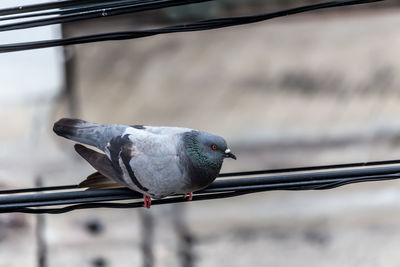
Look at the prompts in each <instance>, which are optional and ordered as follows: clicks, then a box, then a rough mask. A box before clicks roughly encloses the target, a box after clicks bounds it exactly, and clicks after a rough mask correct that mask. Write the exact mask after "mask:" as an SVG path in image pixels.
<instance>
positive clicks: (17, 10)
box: [0, 0, 110, 15]
mask: <svg viewBox="0 0 400 267" xmlns="http://www.w3.org/2000/svg"><path fill="white" fill-rule="evenodd" d="M98 2H110V0H66V1H55V2H47V3H41V4H33V5H25V6H21V5H20V6H14V7H9V8H3V9H0V15H13V14H22V13H27V12H35V11H42V10H48V9H55V8H65V7H72V6H76V5H78V6H79V5H84V4H91V3H98Z"/></svg>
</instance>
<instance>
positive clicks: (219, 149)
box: [184, 131, 236, 185]
mask: <svg viewBox="0 0 400 267" xmlns="http://www.w3.org/2000/svg"><path fill="white" fill-rule="evenodd" d="M184 147H185V150H186V155H188V157H189V159H190V162H191V165H192V170H191V171H192V176H193V177H196V180H197V181H193V182H196V183H199V184H200V183H201V184H203V183H204V184H205V185H208V184H209V183H210V182H212V181H213V180H214V179H215V178H216V177H217V175H218V173H219V171H220V169H221V166H222V162H223V160H224V159H225V158H233V159H236V156H235V155H234V154H233V153H232V152H231V150H230V149H229V148H228V146H227V144H226V141H225V140H224V138H222V137H220V136H217V135H213V134H210V133H206V132H199V131H191V132H188V133H186V134H185V136H184ZM200 180H201V181H200Z"/></svg>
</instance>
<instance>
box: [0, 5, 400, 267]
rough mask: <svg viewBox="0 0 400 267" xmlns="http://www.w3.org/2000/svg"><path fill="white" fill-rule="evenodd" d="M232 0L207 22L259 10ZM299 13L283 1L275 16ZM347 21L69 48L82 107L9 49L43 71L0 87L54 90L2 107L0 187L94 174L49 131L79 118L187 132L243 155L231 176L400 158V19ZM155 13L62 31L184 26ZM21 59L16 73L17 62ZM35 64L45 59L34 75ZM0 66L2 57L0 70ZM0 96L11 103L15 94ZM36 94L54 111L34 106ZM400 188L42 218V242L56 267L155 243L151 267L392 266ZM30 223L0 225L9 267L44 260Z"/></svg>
mask: <svg viewBox="0 0 400 267" xmlns="http://www.w3.org/2000/svg"><path fill="white" fill-rule="evenodd" d="M312 2H313V3H314V2H316V1H312ZM227 3H228V2H225V1H223V2H222V5H221V6H220V7H219V9H218V8H217V9H215V10H216V11H213V12H216V13H213V14H217V15H226V14H238V13H246V12H254V11H260V9H259V8H260V6H258V7H257V5H259V4H260V3H261V2H260V1H258V2H257V1H255V2H254V3H255V6H256V8H254V7H249V9H247V10H243V9H242V10H232V11H230V10H229V8H227V9H226V8H225V7H226V6H228V7H229V3H228V4H227ZM262 3H264V4H265V2H264V1H262ZM269 3H270V2H269ZM297 3H298V2H296V1H294V2H293V1H279V2H277V1H275V2H271V6H270V5H269V6H266V7H265V10H269V9H274V8H283V7H287V5H288V4H291V5H294V4H296V5H297ZM310 3H311V1H310ZM392 3H395V1H392ZM278 4H279V6H278ZM302 4H303V3H302ZM223 5H225V7H224V6H223ZM375 6H376V5H375ZM390 6H391V5H390ZM222 7H224V8H222ZM204 8H205V9H204V10H205V11H209V10H210V9H209V8H207V7H204ZM192 10H193V9H192ZM346 10H347V9H345V8H342V9H335V10H332V12H326V11H324V12H322V13H319V12H318V13H308V14H305V15H299V16H293V17H284V18H280V19H276V20H273V21H268V22H263V23H258V24H254V25H247V26H240V27H235V28H227V29H220V30H215V31H207V32H196V33H181V34H171V35H165V36H158V37H149V38H143V39H138V40H129V41H115V42H103V43H95V44H86V45H78V46H72V47H68V48H67V50H66V54H65V55H67V57H68V59H71V58H73V60H72V61H71V62H70V63H71V64H72V65H71V67H72V73H70V74H72V75H73V77H74V80H73V83H72V84H70V85H71V86H72V87H71V88H72V89H74V90H75V91H71V92H73V94H72V95H70V97H71V96H73V101H75V103H74V105H70V104H71V102H70V101H69V100H68V101H69V102H68V101H67V100H66V99H64V102H63V101H59V99H58V98H57V97H56V96H58V95H59V92H60V91H59V89H57V88H58V87H57V86H54V85H52V82H51V81H52V79H53V78H52V77H53V76H51V75H52V74H54V69H53V68H51V69H50V66H51V65H50V64H49V63H45V62H47V61H45V58H46V56H45V55H43V54H42V53H46V51H48V50H35V51H31V52H29V53H30V54H28V52H22V53H18V54H17V53H12V54H7V55H6V56H7V62H12V61H13V62H12V63H13V64H14V65H15V66H17V67H21V71H22V67H24V66H27V67H28V66H30V65H31V66H33V67H28V69H29V70H33V68H34V67H35V66H37V68H35V69H34V70H35V72H37V71H40V69H41V68H42V67H43V69H44V70H45V71H44V74H37V75H32V77H33V78H31V79H29V78H27V77H29V76H26V75H24V76H22V77H23V78H21V75H18V77H15V78H11V77H12V76H8V75H7V77H4V78H3V77H1V80H2V81H3V79H4V81H5V80H7V81H8V80H10V81H13V80H16V81H17V80H18V82H21V83H22V82H23V83H24V86H22V87H21V88H23V89H22V90H26V91H25V92H29V91H30V90H34V88H36V86H39V85H40V86H41V85H43V88H47V89H46V90H50V91H40V92H41V93H39V94H38V92H36V91H35V94H32V96H33V98H32V99H33V100H32V99H31V98H29V97H28V96H29V93H24V94H23V96H24V97H26V99H29V100H27V101H25V102H24V101H21V99H22V97H21V95H19V96H18V97H16V98H15V99H17V100H18V101H16V102H12V101H11V100H9V101H8V103H7V104H4V105H3V104H2V106H1V109H4V110H5V109H8V110H9V112H8V113H2V114H4V115H0V119H1V123H2V125H5V126H6V127H5V128H6V129H5V130H3V129H2V133H0V134H1V135H2V136H1V140H0V142H1V143H2V151H1V153H0V155H1V163H0V164H1V166H2V168H1V173H0V175H1V179H0V181H1V183H2V184H4V186H7V187H23V186H28V185H32V184H33V183H34V179H35V178H36V177H40V178H41V180H42V181H43V182H44V184H45V185H56V184H72V183H77V182H79V181H80V180H81V179H83V178H84V177H85V176H86V175H88V174H90V173H91V172H92V171H93V169H92V168H91V167H90V166H89V165H88V164H87V163H85V162H84V161H83V160H82V159H79V157H77V156H76V154H75V153H74V152H73V149H72V142H69V141H66V140H63V139H62V138H60V137H57V136H54V135H53V134H52V130H51V126H52V123H53V122H54V121H55V120H57V119H59V118H60V117H64V116H70V114H71V113H75V114H77V116H78V117H80V118H82V119H86V120H90V121H96V122H102V123H127V124H151V125H180V126H186V127H193V128H198V129H202V130H206V131H210V132H214V133H217V134H220V135H223V136H224V137H226V139H227V140H228V142H229V143H230V144H231V147H232V149H233V150H234V152H235V154H237V156H238V160H237V161H233V160H232V161H226V162H225V163H224V169H223V171H235V170H253V169H268V168H282V167H292V166H302V165H314V164H330V163H339V162H356V161H357V162H358V161H368V160H383V159H392V158H399V155H400V150H399V141H398V140H399V134H398V130H399V128H400V125H399V122H398V117H399V115H400V108H399V107H400V105H399V104H400V93H399V91H398V87H399V83H400V81H399V78H398V76H397V75H396V73H397V72H399V70H400V62H399V61H398V58H399V55H398V54H399V52H398V49H397V48H398V47H399V45H400V35H399V33H398V29H399V26H400V19H399V17H398V15H397V10H390V9H386V10H385V9H377V10H375V9H370V8H368V7H367V6H364V7H363V8H361V7H360V9H358V8H357V7H353V8H351V10H352V11H346ZM355 10H358V11H357V12H355ZM211 11H212V10H211ZM229 12H232V13H229ZM260 12H261V11H260ZM204 13H205V12H203V13H202V14H204ZM146 14H147V15H146ZM146 14H145V15H142V16H140V17H139V18H138V17H136V16H123V17H116V18H109V19H105V20H95V21H87V22H83V23H71V24H68V25H65V32H64V34H66V35H68V36H70V35H80V34H83V33H88V32H107V31H112V30H124V29H132V28H136V27H141V28H152V27H157V26H160V23H163V24H164V23H172V22H173V23H175V22H179V21H181V20H182V19H187V17H186V18H185V17H183V18H180V17H178V16H176V13H174V11H171V10H170V13H168V12H167V13H163V19H161V20H152V19H149V18H151V17H152V16H151V14H157V13H146ZM193 17H195V18H197V17H198V15H196V14H194V15H192V16H191V18H193ZM171 19H173V21H172V22H171ZM138 25H139V26H138ZM24 53H26V54H24ZM19 55H21V59H22V63H21V62H20V61H17V60H15V59H14V57H18V56H19ZM29 55H33V56H35V57H38V58H39V59H40V62H39V63H38V62H36V63H34V62H33V61H32V62H29V65H28V63H27V64H24V59H27V58H29V57H30V56H29ZM2 62H5V61H2V60H1V57H0V68H1V65H2ZM58 67H62V64H59V65H57V67H56V66H55V68H58ZM18 73H19V72H18ZM50 76H51V77H50ZM9 78H11V79H9ZM20 80H21V81H20ZM14 85H15V84H14V83H12V82H11V83H9V86H8V87H7V88H11V86H14ZM47 86H48V87H47ZM56 87H57V88H56ZM71 88H70V89H71ZM38 90H39V89H38ZM40 90H42V89H40ZM4 92H7V93H5V95H4V98H2V99H11V97H12V96H13V95H14V94H15V93H16V92H21V91H17V90H15V91H14V90H8V91H4ZM0 94H1V93H0ZM40 94H43V96H44V97H45V99H46V100H43V99H42V98H40V97H39V98H36V97H37V96H38V95H39V96H40ZM36 99H42V100H37V101H36ZM13 101H14V100H13ZM71 106H76V107H77V109H76V110H73V111H71V110H70V108H71ZM35 112H36V113H35ZM34 114H38V115H34ZM31 116H32V117H33V118H35V119H34V120H33V119H30V118H31ZM38 129H41V130H38ZM21 139H22V140H26V141H21ZM34 140H41V141H40V142H37V141H34ZM3 144H4V146H3ZM3 147H4V148H7V150H5V149H4V150H3ZM399 191H400V189H399V188H398V185H397V182H385V183H370V184H366V185H354V186H348V187H344V188H341V189H340V188H339V189H335V190H332V191H324V192H267V193H260V194H254V195H250V196H247V197H238V198H233V199H227V200H218V201H204V202H201V203H198V202H197V203H196V202H193V203H188V204H185V205H171V206H164V207H157V206H154V207H152V208H151V209H150V210H118V209H116V210H107V209H99V210H82V211H76V212H71V213H66V214H62V215H49V216H45V225H46V227H45V230H44V232H43V234H42V236H43V238H44V240H45V244H46V246H47V260H48V266H71V265H79V266H105V265H107V266H132V265H135V266H136V265H140V264H142V263H143V262H142V260H143V258H142V257H143V254H144V253H143V250H145V248H144V246H143V242H144V240H145V241H146V240H147V241H148V242H150V244H152V245H151V247H152V249H153V250H152V252H153V254H154V258H152V259H153V261H151V260H149V261H150V262H153V263H154V266H179V265H182V266H184V264H183V263H181V261H182V259H186V260H187V261H188V262H191V263H192V264H194V266H208V267H210V266H221V265H230V266H243V265H249V264H250V265H262V266H267V265H271V266H299V265H301V266H302V265H307V266H318V267H320V266H335V267H336V266H363V267H365V266H377V265H382V266H397V262H398V261H399V260H400V258H399V256H398V253H397V250H398V245H399V243H398V242H399V241H398V240H400V238H399V236H400V231H399V230H398V229H399V228H398V225H399V224H400V217H399V216H398V215H397V213H396V212H394V211H395V210H397V209H398V208H399V204H398V203H400V202H399V199H398V198H399V197H398V196H399V195H400V194H399V193H400V192H399ZM182 210H183V211H185V212H183V211H182ZM146 216H148V217H146ZM149 217H150V219H149ZM35 219H36V218H35V217H33V216H31V215H21V214H17V215H15V214H13V215H4V216H3V215H2V217H0V266H7V267H8V266H34V265H36V263H37V254H36V241H37V239H36V237H35V236H34V233H35ZM152 225H153V226H154V227H152ZM182 225H184V227H183V228H182ZM147 241H146V242H147ZM15 252H16V254H18V255H22V254H23V255H25V257H17V256H18V255H16V256H15ZM150 258H151V257H150ZM186 266H190V265H186Z"/></svg>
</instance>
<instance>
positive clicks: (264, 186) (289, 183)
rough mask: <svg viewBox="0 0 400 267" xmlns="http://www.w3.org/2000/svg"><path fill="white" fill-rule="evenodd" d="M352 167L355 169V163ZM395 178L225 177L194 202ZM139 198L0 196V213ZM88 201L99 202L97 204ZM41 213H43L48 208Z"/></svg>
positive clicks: (390, 171) (114, 193)
mask: <svg viewBox="0 0 400 267" xmlns="http://www.w3.org/2000/svg"><path fill="white" fill-rule="evenodd" d="M386 162H393V161H386ZM380 163H381V162H377V164H380ZM348 165H350V164H348ZM353 165H356V166H357V163H355V164H353ZM332 166H335V165H332ZM398 178H400V165H396V166H393V165H391V164H389V165H388V166H380V167H363V168H350V169H349V168H344V169H341V170H340V169H339V170H328V171H318V172H315V171H312V172H309V173H290V174H287V173H283V174H281V175H270V176H268V175H267V176H262V177H247V178H231V179H227V178H225V179H217V180H216V181H214V182H213V183H212V184H211V185H210V186H209V187H207V188H206V189H204V190H201V191H198V192H196V194H195V199H197V200H205V199H213V198H219V197H221V198H222V197H224V196H227V194H228V195H229V196H237V195H243V194H249V193H255V192H262V191H270V190H322V189H331V188H335V187H338V186H342V185H346V184H350V183H359V182H368V181H384V180H392V179H398ZM141 198H142V195H141V194H139V193H137V192H134V191H131V190H129V189H127V188H121V189H107V190H92V191H83V190H75V191H62V192H51V193H36V194H35V193H31V194H11V195H7V196H0V213H4V212H16V211H18V212H23V211H29V210H26V208H34V207H40V206H52V205H70V204H77V205H73V206H72V207H73V209H78V208H84V207H103V206H104V205H103V204H102V203H103V202H104V201H116V200H128V199H141ZM181 201H183V200H182V196H181V195H175V196H172V197H169V198H166V199H161V200H156V201H155V203H159V204H168V203H177V202H181ZM90 202H100V204H99V203H90ZM135 203H136V202H135ZM83 204H85V205H86V206H85V205H83ZM89 204H90V205H89ZM114 204H115V203H114ZM117 204H118V203H117ZM107 205H108V204H107ZM118 205H119V204H118ZM141 205H142V202H141V200H140V201H138V202H137V204H134V206H135V207H139V206H141ZM69 209H70V208H66V207H63V208H55V209H50V210H51V211H52V212H54V213H57V210H58V211H59V212H62V211H64V210H69ZM39 210H40V209H37V212H39ZM43 210H44V212H45V211H46V210H47V209H43ZM35 212H36V211H35Z"/></svg>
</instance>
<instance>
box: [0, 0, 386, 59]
mask: <svg viewBox="0 0 400 267" xmlns="http://www.w3.org/2000/svg"><path fill="white" fill-rule="evenodd" d="M380 1H384V0H342V1H331V2H325V3H320V4H314V5H308V6H302V7H298V8H292V9H287V10H283V11H278V12H272V13H266V14H260V15H252V16H242V17H228V18H219V19H211V20H203V21H198V22H194V23H189V24H182V25H175V26H169V27H164V28H157V29H150V30H138V31H125V32H112V33H103V34H95V35H84V36H80V37H71V38H62V39H53V40H43V41H33V42H23V43H14V44H6V45H0V53H5V52H15V51H21V50H29V49H38V48H46V47H54V46H61V45H74V44H84V43H91V42H99V41H111V40H126V39H136V38H143V37H148V36H154V35H158V34H167V33H176V32H192V31H203V30H211V29H219V28H224V27H231V26H237V25H244V24H249V23H256V22H260V21H265V20H269V19H273V18H277V17H282V16H288V15H293V14H298V13H303V12H307V11H311V10H317V9H324V8H331V7H338V6H348V5H357V4H365V3H372V2H380Z"/></svg>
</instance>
